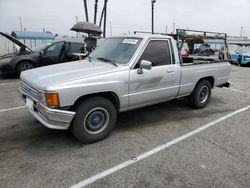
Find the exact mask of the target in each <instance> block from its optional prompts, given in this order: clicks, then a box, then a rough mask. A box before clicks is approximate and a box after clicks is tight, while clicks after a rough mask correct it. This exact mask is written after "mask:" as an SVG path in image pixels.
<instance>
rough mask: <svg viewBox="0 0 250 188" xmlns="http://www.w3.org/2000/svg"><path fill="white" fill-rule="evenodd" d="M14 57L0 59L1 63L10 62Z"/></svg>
mask: <svg viewBox="0 0 250 188" xmlns="http://www.w3.org/2000/svg"><path fill="white" fill-rule="evenodd" d="M11 59H12V58H9V57H8V58H4V59H1V60H0V63H9V62H10V61H11Z"/></svg>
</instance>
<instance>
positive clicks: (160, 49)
mask: <svg viewBox="0 0 250 188" xmlns="http://www.w3.org/2000/svg"><path fill="white" fill-rule="evenodd" d="M141 60H147V61H150V62H151V63H152V66H153V67H155V66H163V65H170V64H171V53H170V49H169V42H168V41H167V40H152V41H150V42H149V43H148V45H147V47H146V49H145V50H144V52H143V54H142V56H141V58H140V59H139V61H138V62H137V64H136V67H135V68H139V67H140V62H141Z"/></svg>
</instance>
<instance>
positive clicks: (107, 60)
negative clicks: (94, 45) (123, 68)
mask: <svg viewBox="0 0 250 188" xmlns="http://www.w3.org/2000/svg"><path fill="white" fill-rule="evenodd" d="M96 59H98V60H101V61H103V62H106V63H111V64H112V65H114V66H116V67H118V65H117V64H116V63H114V62H112V61H111V60H110V59H108V58H105V57H98V58H96Z"/></svg>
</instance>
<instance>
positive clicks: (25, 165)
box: [0, 65, 250, 188]
mask: <svg viewBox="0 0 250 188" xmlns="http://www.w3.org/2000/svg"><path fill="white" fill-rule="evenodd" d="M230 82H231V83H232V84H231V88H230V89H225V88H215V89H214V90H213V93H212V97H211V100H210V103H209V105H208V106H207V107H206V108H204V109H201V110H194V109H192V108H190V107H189V106H188V104H187V101H186V99H178V100H174V101H170V102H167V103H163V104H158V105H154V106H150V107H146V108H142V109H138V110H133V111H130V112H125V113H122V114H119V118H118V123H117V126H116V128H115V129H114V130H113V132H112V134H111V135H110V136H109V137H108V138H107V139H105V140H103V141H101V142H98V143H94V144H91V145H82V144H80V143H79V142H78V141H77V140H75V138H74V137H73V136H72V135H71V134H70V132H69V131H57V130H51V129H48V128H45V127H44V126H42V125H41V124H40V123H39V122H38V121H37V120H35V119H34V118H33V117H32V116H31V114H30V113H29V112H28V111H27V110H26V109H25V108H24V107H23V106H24V103H23V101H22V100H21V99H19V97H18V92H17V88H18V86H19V79H17V78H6V77H1V78H0V143H1V144H0V187H4V188H5V187H6V188H9V187H19V188H22V187H23V188H28V187H32V188H33V187H70V186H74V185H77V186H78V185H81V183H83V184H84V183H86V184H87V187H96V188H99V187H225V188H230V187H247V188H248V187H250V110H249V108H247V109H245V110H243V111H241V112H239V113H236V114H233V115H232V116H231V115H230V116H228V117H227V118H224V119H223V118H222V117H226V116H227V115H228V114H231V113H234V112H236V111H237V110H239V109H243V108H245V107H249V105H250V68H249V67H238V66H234V65H232V71H231V77H230ZM220 118H222V119H221V121H219V122H217V121H216V120H218V119H220ZM206 125H212V126H208V127H207V128H206V129H204V130H202V131H200V132H197V134H190V133H192V132H194V131H196V130H199V129H200V128H203V127H204V126H206ZM183 135H188V137H186V138H185V139H183V140H181V139H180V138H181V137H182V136H183ZM166 145H167V147H165V148H163V149H161V150H159V151H157V152H155V151H156V150H155V148H157V147H159V146H166ZM148 152H151V154H150V155H146V154H148ZM152 152H153V153H152ZM141 155H143V156H144V157H145V158H143V159H141V160H139V159H140V156H141ZM131 160H132V161H134V162H133V163H131ZM126 161H129V162H128V163H126ZM124 162H125V163H124ZM121 165H124V166H122V168H121ZM109 169H111V171H107V170H109ZM79 182H80V184H78V183H79Z"/></svg>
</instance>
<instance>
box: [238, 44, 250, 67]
mask: <svg viewBox="0 0 250 188" xmlns="http://www.w3.org/2000/svg"><path fill="white" fill-rule="evenodd" d="M235 52H236V53H237V54H238V64H239V65H249V64H250V48H242V49H240V50H239V51H238V50H236V51H235Z"/></svg>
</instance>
